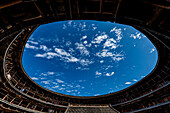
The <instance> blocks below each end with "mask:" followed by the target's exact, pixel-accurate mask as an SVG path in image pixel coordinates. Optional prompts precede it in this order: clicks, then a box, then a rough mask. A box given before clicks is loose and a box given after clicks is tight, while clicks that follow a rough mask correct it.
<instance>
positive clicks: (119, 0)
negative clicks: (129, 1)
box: [114, 0, 122, 20]
mask: <svg viewBox="0 0 170 113" xmlns="http://www.w3.org/2000/svg"><path fill="white" fill-rule="evenodd" d="M121 2H122V0H118V4H117V7H116V11H115V15H114V18H115V20H116V18H117V13H118V11H119V7H120V4H121Z"/></svg>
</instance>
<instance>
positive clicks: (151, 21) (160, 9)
mask: <svg viewBox="0 0 170 113" xmlns="http://www.w3.org/2000/svg"><path fill="white" fill-rule="evenodd" d="M161 11H162V8H158V9H157V10H156V11H155V13H154V14H153V16H152V18H151V19H150V20H149V22H148V23H147V24H152V23H153V22H154V21H155V20H156V18H157V17H158V16H159V15H160V13H161Z"/></svg>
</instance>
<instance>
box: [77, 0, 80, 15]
mask: <svg viewBox="0 0 170 113" xmlns="http://www.w3.org/2000/svg"><path fill="white" fill-rule="evenodd" d="M76 3H77V14H78V17H80V6H79V0H76Z"/></svg>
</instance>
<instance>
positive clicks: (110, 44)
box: [104, 38, 119, 49]
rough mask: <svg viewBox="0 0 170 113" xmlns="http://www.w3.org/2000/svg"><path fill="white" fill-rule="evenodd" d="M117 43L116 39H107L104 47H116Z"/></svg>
mask: <svg viewBox="0 0 170 113" xmlns="http://www.w3.org/2000/svg"><path fill="white" fill-rule="evenodd" d="M118 46H119V45H117V44H116V40H114V39H113V38H110V39H107V40H106V42H105V43H104V48H106V47H109V48H110V49H116V48H117V47H118Z"/></svg>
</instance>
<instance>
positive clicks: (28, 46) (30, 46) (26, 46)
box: [25, 43, 38, 50]
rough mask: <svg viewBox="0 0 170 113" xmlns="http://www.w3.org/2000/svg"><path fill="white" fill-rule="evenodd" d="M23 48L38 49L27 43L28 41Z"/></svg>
mask: <svg viewBox="0 0 170 113" xmlns="http://www.w3.org/2000/svg"><path fill="white" fill-rule="evenodd" d="M25 48H28V49H34V50H38V47H36V46H33V45H29V44H28V43H26V45H25Z"/></svg>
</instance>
